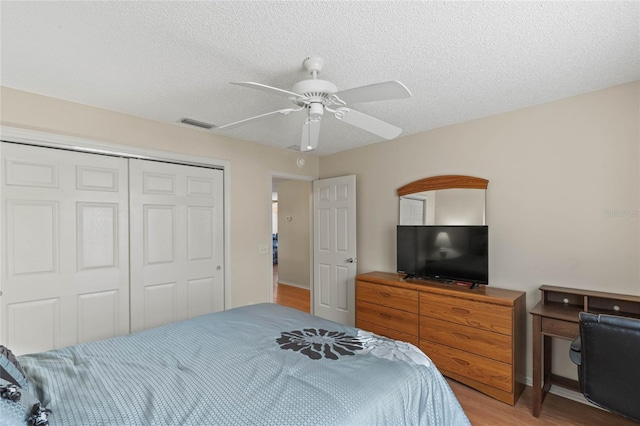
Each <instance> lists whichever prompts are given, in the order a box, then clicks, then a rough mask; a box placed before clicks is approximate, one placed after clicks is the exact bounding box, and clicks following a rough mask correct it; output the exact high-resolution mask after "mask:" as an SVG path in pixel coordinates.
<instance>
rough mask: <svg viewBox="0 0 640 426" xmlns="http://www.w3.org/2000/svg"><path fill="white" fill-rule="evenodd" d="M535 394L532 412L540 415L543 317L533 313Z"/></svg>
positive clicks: (532, 401)
mask: <svg viewBox="0 0 640 426" xmlns="http://www.w3.org/2000/svg"><path fill="white" fill-rule="evenodd" d="M532 337H533V345H532V346H533V395H532V398H531V414H533V417H538V416H539V415H540V411H541V410H542V375H543V372H542V318H541V317H540V315H533V333H532ZM545 367H546V366H545Z"/></svg>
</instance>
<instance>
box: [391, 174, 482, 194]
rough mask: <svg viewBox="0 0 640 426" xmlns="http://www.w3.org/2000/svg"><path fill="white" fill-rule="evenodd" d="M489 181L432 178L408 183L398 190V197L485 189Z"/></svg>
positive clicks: (456, 176)
mask: <svg viewBox="0 0 640 426" xmlns="http://www.w3.org/2000/svg"><path fill="white" fill-rule="evenodd" d="M488 185H489V181H488V180H487V179H482V178H479V177H474V176H464V175H442V176H432V177H428V178H424V179H420V180H416V181H414V182H411V183H408V184H406V185H404V186H401V187H400V188H398V197H402V196H405V195H409V194H415V193H417V192H424V191H434V190H436V189H451V188H467V189H487V186H488Z"/></svg>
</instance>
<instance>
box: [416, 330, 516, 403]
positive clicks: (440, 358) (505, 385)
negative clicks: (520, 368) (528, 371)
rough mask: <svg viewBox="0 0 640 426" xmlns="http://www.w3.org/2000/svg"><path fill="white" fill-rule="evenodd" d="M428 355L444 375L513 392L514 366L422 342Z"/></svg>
mask: <svg viewBox="0 0 640 426" xmlns="http://www.w3.org/2000/svg"><path fill="white" fill-rule="evenodd" d="M420 349H421V350H422V351H423V352H424V353H425V354H427V356H428V357H429V358H431V360H432V361H433V362H434V364H435V365H436V367H438V369H440V370H442V374H444V375H445V376H446V375H447V374H446V372H447V371H450V372H452V373H455V374H459V375H461V376H464V377H468V378H469V379H472V380H476V381H478V382H480V383H484V384H486V385H488V386H491V387H494V388H497V389H501V390H503V391H505V392H512V391H513V375H512V366H511V365H509V364H505V363H502V362H498V361H494V360H492V359H487V358H484V357H481V356H479V355H475V354H472V353H469V352H464V351H461V350H458V349H454V348H450V347H448V346H443V345H439V344H437V343H433V342H429V341H426V340H420Z"/></svg>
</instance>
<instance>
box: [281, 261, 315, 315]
mask: <svg viewBox="0 0 640 426" xmlns="http://www.w3.org/2000/svg"><path fill="white" fill-rule="evenodd" d="M273 302H274V303H277V304H278V305H283V306H288V307H290V308H294V309H299V310H301V311H304V312H307V313H309V312H311V295H310V294H309V290H305V289H304V288H300V287H294V286H292V285H286V284H279V283H278V265H273Z"/></svg>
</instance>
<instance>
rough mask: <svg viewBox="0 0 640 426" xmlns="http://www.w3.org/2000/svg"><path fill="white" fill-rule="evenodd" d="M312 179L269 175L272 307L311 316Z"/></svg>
mask: <svg viewBox="0 0 640 426" xmlns="http://www.w3.org/2000/svg"><path fill="white" fill-rule="evenodd" d="M311 182H312V178H310V177H307V176H295V175H283V174H276V173H272V178H271V206H272V209H271V223H272V240H273V246H272V254H273V256H272V257H273V262H272V264H273V266H272V271H273V273H272V281H271V282H272V286H271V288H270V292H271V300H272V301H273V303H277V304H280V305H284V306H288V307H291V308H294V309H299V310H301V311H304V312H311V306H312V304H311V294H312V283H313V264H312V255H311V253H312V243H311V240H312V229H313V221H312V212H311V209H312V199H311V196H312V192H311V191H312V189H311Z"/></svg>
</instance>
